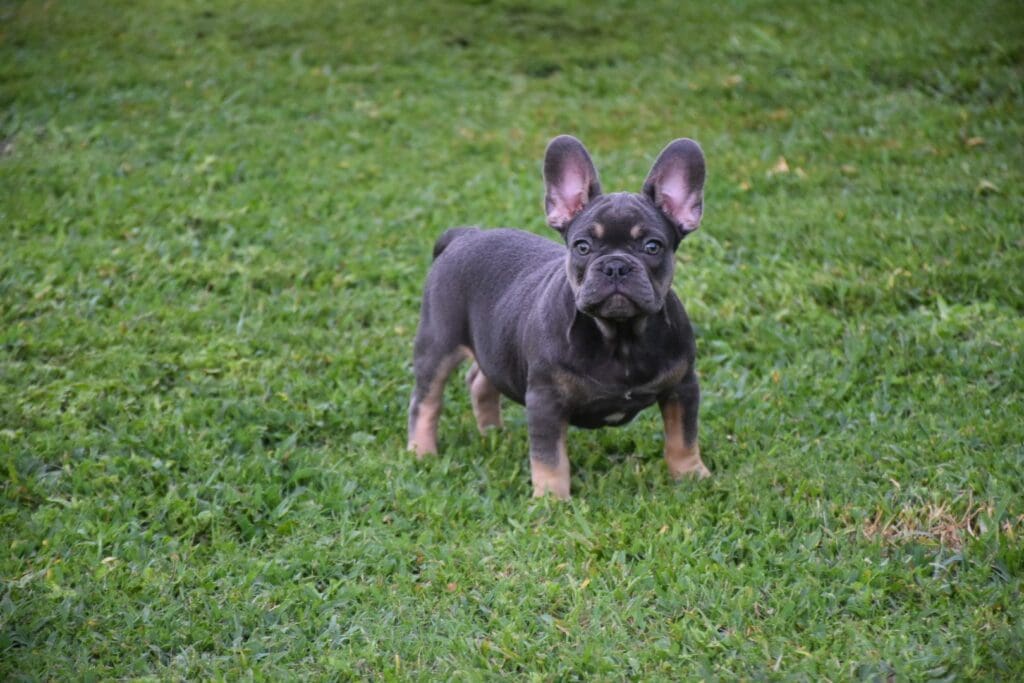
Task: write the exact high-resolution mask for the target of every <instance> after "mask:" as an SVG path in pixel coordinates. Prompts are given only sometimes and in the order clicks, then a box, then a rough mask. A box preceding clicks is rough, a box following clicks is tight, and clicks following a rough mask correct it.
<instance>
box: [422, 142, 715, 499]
mask: <svg viewBox="0 0 1024 683" xmlns="http://www.w3.org/2000/svg"><path fill="white" fill-rule="evenodd" d="M545 180H546V183H547V190H548V191H547V198H546V205H547V209H548V222H549V223H550V224H551V225H552V226H553V227H555V228H556V229H558V230H559V231H560V232H561V233H562V235H563V237H564V238H565V241H566V244H567V245H568V246H569V247H570V248H569V250H568V251H567V250H566V248H565V246H562V245H559V244H556V243H554V242H551V241H549V240H546V239H544V238H542V237H538V236H536V235H532V234H530V233H526V232H522V231H517V230H507V229H501V230H478V229H475V228H456V229H453V230H449V231H447V232H446V233H444V234H443V235H442V236H441V237H440V238H439V239H438V241H437V244H436V245H435V248H434V257H435V262H434V265H433V267H432V268H431V271H430V274H429V276H428V278H427V284H426V287H425V292H424V297H423V308H422V312H421V318H420V326H419V330H418V333H417V336H416V346H415V352H414V366H415V373H416V388H415V389H414V391H413V397H412V402H411V405H410V409H409V447H410V449H412V450H415V451H416V453H417V454H418V455H423V454H425V453H433V452H436V450H437V420H438V416H439V414H440V409H441V398H442V394H443V388H444V383H445V381H446V379H447V377H448V375H449V374H450V373H451V372H452V371H453V370H454V369H455V367H456V366H457V365H458V364H459V363H460V362H461V361H462V360H463V359H465V358H467V357H472V358H473V359H474V361H475V362H474V364H473V366H472V367H471V368H470V371H469V375H468V377H467V381H468V383H469V386H470V393H471V397H472V402H473V410H474V413H475V414H476V418H477V424H478V426H479V427H480V429H481V431H483V430H484V429H486V428H487V427H491V426H500V424H501V412H500V404H499V402H500V396H501V395H502V394H504V395H505V396H507V397H509V398H511V399H512V400H514V401H516V402H518V403H522V404H524V405H525V406H526V410H527V421H528V428H529V436H530V462H531V471H532V479H533V485H534V494H535V495H543V494H544V493H546V492H551V493H554V494H555V495H557V496H559V497H562V498H566V497H568V495H569V462H568V455H567V449H566V429H567V426H568V425H569V424H572V425H575V426H579V427H585V428H595V427H602V426H607V425H621V424H625V423H627V422H629V421H630V420H631V419H633V417H634V416H635V415H636V414H637V413H638V412H639V411H640V410H643V409H644V408H646V407H648V406H650V405H652V404H654V403H655V402H658V403H659V405H660V406H661V411H662V416H663V418H664V422H665V458H666V460H667V462H668V464H669V468H670V471H671V472H672V474H673V475H674V476H676V477H679V476H683V475H685V474H696V475H698V476H707V474H708V470H707V468H706V467H705V466H704V464H703V462H702V461H701V459H700V449H699V447H698V445H697V411H698V406H699V400H700V391H699V388H698V383H697V376H696V373H695V371H694V358H695V344H694V337H693V330H692V328H691V326H690V322H689V319H688V318H687V316H686V312H685V310H684V309H683V306H682V304H681V303H680V302H679V299H678V298H677V297H676V295H675V294H674V293H673V292H672V291H671V283H672V274H673V270H674V252H675V249H676V247H677V246H678V244H679V241H680V240H681V239H682V238H683V237H684V236H685V235H686V234H687V233H688V232H692V231H693V230H695V229H696V227H697V224H698V223H699V220H700V215H701V209H702V206H701V204H702V196H703V195H702V191H703V181H704V158H703V154H702V153H701V151H700V148H699V147H698V146H697V145H696V143H694V142H692V141H690V140H677V141H675V142H674V143H672V144H671V145H669V146H668V147H666V148H665V150H664V151H663V152H662V154H661V156H660V157H659V159H658V161H657V162H656V163H655V165H654V168H652V170H651V174H650V176H649V177H648V180H647V182H646V183H645V185H644V193H643V194H630V193H617V194H610V195H601V193H600V184H599V182H598V180H597V172H596V170H594V167H593V164H592V163H591V161H590V157H589V155H588V154H587V152H586V150H585V149H584V148H583V146H582V145H581V144H580V143H579V141H577V140H576V139H575V138H571V137H568V136H561V137H559V138H555V140H553V141H552V142H551V144H550V145H549V146H548V152H547V155H546V159H545Z"/></svg>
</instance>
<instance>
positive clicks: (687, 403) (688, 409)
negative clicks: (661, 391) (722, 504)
mask: <svg viewBox="0 0 1024 683" xmlns="http://www.w3.org/2000/svg"><path fill="white" fill-rule="evenodd" d="M658 404H659V405H660V407H661V418H662V420H664V422H665V463H666V464H667V465H668V471H669V473H670V474H671V475H672V478H673V479H681V478H683V477H685V476H696V477H697V478H698V479H703V478H704V477H710V476H711V472H710V471H709V470H708V468H707V467H705V465H704V461H703V460H701V458H700V445H699V444H698V442H697V411H698V410H699V409H700V387H699V385H698V384H697V377H696V375H692V374H691V376H690V377H688V378H687V379H685V380H683V382H682V383H681V384H680V385H679V386H677V387H675V388H674V389H673V390H672V391H671V392H669V393H668V394H667V395H665V396H663V397H661V399H659V401H658Z"/></svg>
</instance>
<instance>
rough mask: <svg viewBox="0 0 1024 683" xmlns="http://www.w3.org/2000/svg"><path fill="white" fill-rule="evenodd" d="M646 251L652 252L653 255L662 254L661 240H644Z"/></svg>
mask: <svg viewBox="0 0 1024 683" xmlns="http://www.w3.org/2000/svg"><path fill="white" fill-rule="evenodd" d="M644 251H645V252H647V253H648V254H650V255H651V256H655V255H657V254H660V253H661V242H659V241H658V240H647V241H646V242H644Z"/></svg>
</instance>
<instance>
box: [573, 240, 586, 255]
mask: <svg viewBox="0 0 1024 683" xmlns="http://www.w3.org/2000/svg"><path fill="white" fill-rule="evenodd" d="M572 248H573V249H575V250H576V253H577V254H579V255H580V256H586V255H587V254H589V253H590V243H589V242H587V241H586V240H578V241H577V242H576V243H575V244H573V245H572Z"/></svg>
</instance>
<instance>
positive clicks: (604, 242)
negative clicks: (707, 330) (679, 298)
mask: <svg viewBox="0 0 1024 683" xmlns="http://www.w3.org/2000/svg"><path fill="white" fill-rule="evenodd" d="M544 180H545V184H546V187H547V193H546V196H545V206H546V208H547V214H548V223H549V224H550V225H551V226H552V227H554V228H555V229H556V230H558V231H559V232H561V233H562V235H563V237H564V238H565V243H566V246H567V247H568V248H569V255H568V260H567V264H566V268H567V271H568V277H569V284H570V285H571V287H572V289H573V292H574V294H575V297H576V308H577V309H578V310H579V311H581V312H582V313H585V314H586V315H589V316H592V317H594V318H598V319H600V320H605V321H625V320H630V319H635V318H639V317H641V316H648V315H653V314H654V313H657V312H658V311H660V310H661V309H662V307H663V306H664V305H665V297H666V296H667V295H668V292H669V289H670V287H671V285H672V273H673V270H674V254H675V250H676V248H677V247H678V246H679V242H680V240H682V239H683V238H684V237H686V235H688V234H689V233H691V232H693V231H694V230H696V229H697V227H698V226H699V224H700V217H701V214H702V211H703V188H704V154H703V152H701V149H700V147H699V146H698V145H697V143H695V142H693V141H692V140H686V139H680V140H676V141H675V142H673V143H671V144H669V145H668V146H667V147H666V148H665V149H664V150H663V151H662V153H661V155H660V156H659V157H658V160H657V161H656V162H655V163H654V166H653V167H652V168H651V172H650V174H648V176H647V180H646V181H645V183H644V188H643V193H642V194H633V193H628V192H621V193H615V194H609V195H602V194H601V186H600V182H599V181H598V178H597V171H596V170H595V169H594V165H593V163H592V162H591V160H590V155H589V154H587V151H586V149H585V148H584V147H583V145H582V144H581V143H580V142H579V141H578V140H576V139H575V138H573V137H570V136H560V137H557V138H555V139H554V140H552V141H551V143H550V144H549V145H548V150H547V154H546V155H545V159H544Z"/></svg>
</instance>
